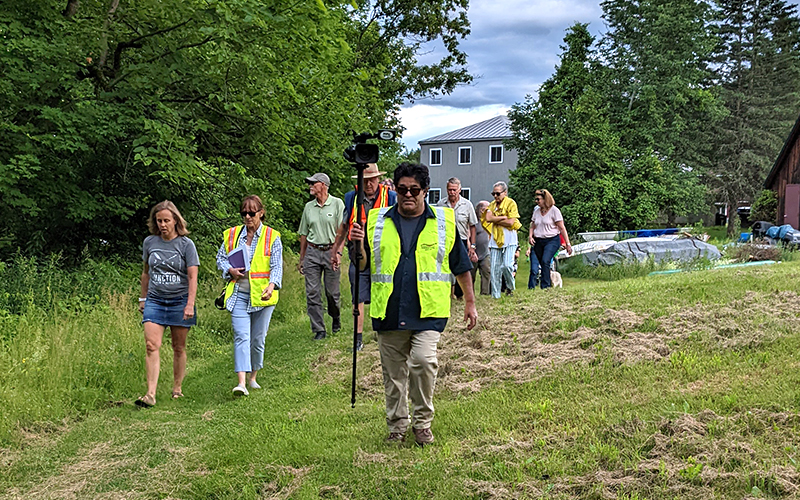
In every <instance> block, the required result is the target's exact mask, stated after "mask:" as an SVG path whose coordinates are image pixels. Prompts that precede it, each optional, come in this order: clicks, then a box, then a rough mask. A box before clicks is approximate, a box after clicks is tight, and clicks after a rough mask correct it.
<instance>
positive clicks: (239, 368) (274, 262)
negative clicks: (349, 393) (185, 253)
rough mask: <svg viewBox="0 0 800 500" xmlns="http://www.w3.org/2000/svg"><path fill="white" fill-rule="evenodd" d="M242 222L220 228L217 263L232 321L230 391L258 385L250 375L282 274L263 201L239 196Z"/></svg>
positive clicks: (259, 360) (259, 357)
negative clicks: (232, 382)
mask: <svg viewBox="0 0 800 500" xmlns="http://www.w3.org/2000/svg"><path fill="white" fill-rule="evenodd" d="M240 213H241V215H242V219H243V220H244V224H243V225H241V226H235V227H231V228H228V229H226V230H225V231H224V232H223V235H222V237H223V241H222V246H220V248H219V251H218V252H217V268H219V269H220V270H221V271H222V277H223V278H224V279H226V280H229V281H228V285H227V286H226V288H225V308H226V309H227V310H228V311H230V313H231V323H232V324H233V365H234V371H235V372H236V375H237V377H238V384H237V385H236V387H234V388H233V395H234V396H247V395H248V394H249V392H248V390H247V386H248V385H249V386H250V388H251V389H260V388H261V386H260V385H258V382H256V375H257V374H258V370H260V369H261V368H262V367H263V365H264V340H265V339H266V337H267V330H268V329H269V321H270V319H271V318H272V311H274V310H275V304H277V303H278V290H279V289H280V287H281V280H282V278H283V246H282V245H281V235H280V233H279V232H278V231H276V230H275V229H273V228H271V227H268V226H266V225H264V224H262V222H261V221H262V220H263V219H264V205H263V204H262V203H261V198H259V197H258V196H255V195H251V196H247V197H245V198H244V199H243V200H242V207H241V210H240Z"/></svg>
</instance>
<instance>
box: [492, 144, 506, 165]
mask: <svg viewBox="0 0 800 500" xmlns="http://www.w3.org/2000/svg"><path fill="white" fill-rule="evenodd" d="M489 163H503V146H489Z"/></svg>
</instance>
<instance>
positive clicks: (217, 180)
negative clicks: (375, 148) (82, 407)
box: [0, 0, 468, 256]
mask: <svg viewBox="0 0 800 500" xmlns="http://www.w3.org/2000/svg"><path fill="white" fill-rule="evenodd" d="M401 4H402V3H401ZM422 4H424V6H425V9H422ZM381 5H382V6H385V3H382V4H381ZM437 5H440V6H442V5H449V2H447V1H446V0H442V2H439V3H438V4H437ZM453 5H459V4H458V3H454V4H453ZM433 6H434V3H431V2H422V3H420V6H419V8H413V6H410V5H405V4H402V9H406V10H407V12H406V13H405V14H404V15H402V16H400V15H399V14H398V13H399V12H402V9H400V7H398V8H396V9H394V10H391V11H386V10H385V9H384V10H381V11H380V12H379V13H378V14H377V15H376V17H375V19H374V20H372V21H371V22H369V23H366V24H365V23H363V19H362V18H361V17H360V15H359V14H358V12H360V10H358V9H354V8H353V7H348V6H340V5H336V4H335V5H333V6H330V7H326V6H325V4H324V3H323V2H320V1H317V0H298V1H296V2H291V3H287V2H283V1H280V0H266V1H265V0H227V1H220V0H182V1H177V0H173V1H166V2H165V1H161V0H138V1H137V2H131V1H125V0H104V1H99V0H95V1H87V0H84V1H83V2H79V1H77V0H69V1H63V0H62V1H56V0H46V1H41V2H26V1H22V0H8V1H6V2H3V4H2V5H0V34H1V35H2V36H3V40H4V42H5V44H4V49H5V50H3V51H0V77H2V78H0V81H1V83H0V130H2V137H3V139H4V140H3V141H0V195H1V196H0V217H2V221H0V229H2V231H0V232H1V233H2V234H4V235H5V238H4V239H2V240H0V245H2V246H0V256H2V255H7V254H8V253H9V252H12V251H13V250H14V248H15V247H17V246H26V247H30V248H31V249H33V250H36V251H64V252H66V253H68V254H70V255H73V256H77V255H78V254H79V253H80V252H81V251H82V250H83V249H88V250H89V251H90V252H91V253H97V252H103V251H104V252H112V253H121V252H122V253H128V252H132V251H133V249H134V248H136V247H137V246H138V244H139V243H140V241H141V238H142V236H143V234H144V220H145V219H146V216H147V212H148V208H149V207H150V206H151V205H152V204H154V203H155V202H156V201H158V200H160V199H164V198H170V199H172V200H174V201H176V203H178V205H179V207H181V209H182V210H184V212H185V213H188V215H190V217H188V218H189V222H190V226H191V227H192V229H193V230H194V231H195V234H196V235H197V234H198V233H199V234H200V235H201V236H202V235H208V236H209V241H215V240H216V239H217V238H218V233H219V231H220V230H221V229H222V228H223V227H224V226H225V225H227V224H230V223H233V222H236V218H235V217H232V215H233V214H236V213H237V204H238V200H239V199H240V198H241V196H242V195H243V194H246V193H257V194H259V195H261V196H262V198H263V199H264V201H265V203H266V206H267V214H268V217H269V218H270V220H269V223H271V224H273V225H276V226H278V227H279V228H281V229H284V230H285V234H286V239H287V241H291V234H292V231H291V230H292V229H294V228H296V224H297V221H299V217H300V213H301V210H302V206H303V204H304V202H305V201H306V199H307V192H306V190H305V183H304V182H303V178H304V177H305V176H307V175H308V174H309V173H311V172H314V171H318V170H322V171H326V172H328V173H329V174H331V177H332V179H333V181H334V191H337V190H342V191H343V190H346V189H349V186H350V179H349V174H350V172H349V166H348V165H346V164H345V162H344V160H343V158H342V154H341V153H342V150H343V149H344V148H345V146H346V145H347V144H349V142H350V139H351V136H350V135H349V132H350V131H366V130H374V129H377V128H379V127H383V126H386V125H392V124H394V123H395V118H394V113H395V112H396V110H397V106H398V105H399V102H400V99H401V98H402V97H408V96H409V95H418V94H420V95H421V94H426V93H427V94H431V93H437V92H448V91H450V90H452V86H451V83H453V82H454V81H455V80H457V79H458V78H457V77H455V76H451V77H448V78H444V79H441V78H439V79H437V78H434V77H433V76H431V77H430V78H427V79H425V78H423V76H424V75H425V74H426V71H429V72H431V75H435V74H436V73H437V72H443V73H447V72H448V71H450V70H448V69H447V68H448V67H451V66H453V65H454V64H455V65H457V64H460V63H458V61H457V60H456V59H458V57H457V56H458V53H456V56H454V57H455V59H454V60H452V61H451V60H447V61H444V62H443V63H441V64H440V65H434V66H435V67H436V68H438V69H433V68H434V66H430V67H428V66H424V65H418V64H417V63H416V52H415V50H419V48H420V45H418V44H414V43H407V44H404V47H406V48H405V49H404V50H400V48H401V47H399V46H398V45H397V43H398V42H397V38H398V37H399V38H400V39H404V38H407V39H413V38H414V37H427V38H428V39H430V40H437V39H444V40H445V42H446V45H448V47H450V48H453V47H457V43H456V44H455V45H453V43H454V42H455V41H454V40H451V39H450V38H449V37H450V34H451V32H456V33H462V34H466V32H467V31H466V28H464V29H461V28H459V26H466V25H467V24H468V23H466V17H464V16H462V15H460V14H459V15H457V16H455V17H454V16H453V11H452V10H445V11H444V13H445V14H444V15H445V17H447V20H446V22H443V21H442V20H441V19H440V17H431V16H432V10H433V8H434V7H433ZM359 9H360V7H359ZM398 9H399V10H398ZM462 14H463V12H462ZM390 15H391V16H393V17H388V16H390ZM406 21H408V22H406ZM426 23H428V24H426ZM377 26H381V27H382V28H380V29H378V28H377ZM358 33H362V34H363V36H362V37H361V38H358V37H357V34H358ZM376 33H377V34H378V38H376V39H375V40H374V43H373V45H369V44H368V43H367V42H368V37H369V36H373V34H376ZM386 47H390V48H392V49H393V50H389V49H387V48H386ZM379 56H380V57H382V58H383V59H380V57H379ZM374 58H377V59H374ZM453 71H455V72H456V73H458V71H456V70H453ZM448 74H449V73H448ZM414 75H417V76H419V78H418V79H416V80H414V78H413V76H414ZM462 80H463V77H462ZM387 81H393V82H394V83H393V85H394V86H393V87H392V86H387V85H388V83H387ZM397 82H405V83H404V84H402V85H401V84H399V83H397ZM412 82H413V83H414V85H413V86H412V85H411V83H412ZM453 84H454V83H453ZM394 148H395V149H397V148H399V145H397V146H394ZM388 149H390V150H391V149H392V146H388ZM286 230H289V231H286Z"/></svg>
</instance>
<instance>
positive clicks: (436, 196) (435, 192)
mask: <svg viewBox="0 0 800 500" xmlns="http://www.w3.org/2000/svg"><path fill="white" fill-rule="evenodd" d="M441 198H442V190H441V189H430V190H428V205H436V204H437V203H439V200H440V199H441Z"/></svg>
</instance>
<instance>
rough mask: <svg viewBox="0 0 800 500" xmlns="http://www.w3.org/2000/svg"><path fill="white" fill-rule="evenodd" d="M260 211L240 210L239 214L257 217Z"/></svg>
mask: <svg viewBox="0 0 800 500" xmlns="http://www.w3.org/2000/svg"><path fill="white" fill-rule="evenodd" d="M257 213H258V212H239V214H240V215H241V216H242V217H243V218H244V217H245V216H246V215H249V216H250V217H255V216H256V214H257Z"/></svg>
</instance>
